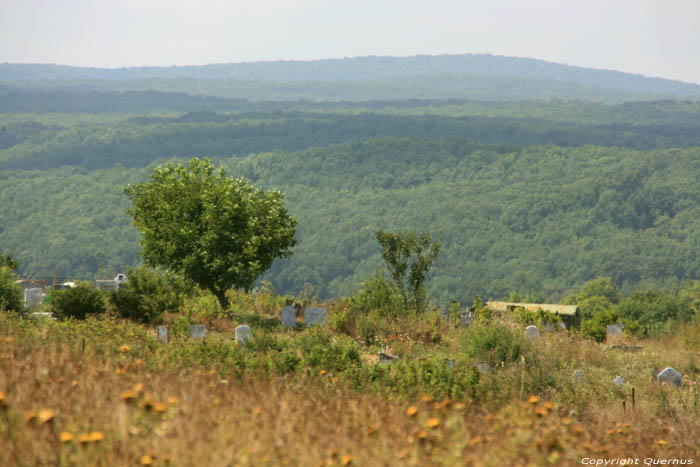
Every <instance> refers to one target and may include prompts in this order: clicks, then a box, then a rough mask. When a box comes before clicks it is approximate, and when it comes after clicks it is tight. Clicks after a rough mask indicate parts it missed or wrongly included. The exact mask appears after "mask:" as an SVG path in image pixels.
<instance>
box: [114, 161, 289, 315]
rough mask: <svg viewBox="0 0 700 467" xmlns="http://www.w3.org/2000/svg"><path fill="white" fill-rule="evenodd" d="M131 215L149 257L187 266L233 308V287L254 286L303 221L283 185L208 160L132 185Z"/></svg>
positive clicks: (160, 171)
mask: <svg viewBox="0 0 700 467" xmlns="http://www.w3.org/2000/svg"><path fill="white" fill-rule="evenodd" d="M125 193H126V194H127V196H129V198H130V199H131V201H132V202H133V207H132V208H131V209H130V211H129V212H130V214H131V215H132V216H133V218H134V225H136V227H137V228H138V229H139V230H140V231H141V233H142V234H143V238H142V241H141V247H142V249H141V252H142V254H143V257H144V260H145V261H146V263H148V264H150V265H153V266H164V267H166V268H168V269H171V270H174V271H177V272H180V273H182V274H183V275H184V276H185V277H186V278H188V279H190V280H192V281H193V282H195V283H197V284H198V285H199V286H200V287H202V288H204V289H207V290H210V291H211V292H212V293H213V294H214V295H215V296H216V297H217V299H218V300H219V303H220V304H221V307H222V308H227V305H228V300H227V298H226V290H227V289H229V288H231V287H236V288H245V289H246V290H247V289H249V288H250V287H251V286H252V284H253V282H254V281H255V280H256V279H257V278H258V276H259V275H260V274H262V273H263V272H265V271H266V270H267V269H269V268H270V266H271V265H272V262H273V261H274V260H275V259H276V258H278V257H286V256H290V255H291V252H290V251H289V249H290V248H291V247H293V246H294V245H295V244H296V241H295V240H294V234H295V232H296V220H295V219H294V218H293V217H291V216H289V215H288V214H287V211H286V210H285V209H284V206H283V203H282V194H281V193H280V192H279V191H271V192H269V193H265V192H264V191H262V190H259V189H256V188H254V187H252V186H250V185H248V183H246V181H245V180H243V179H238V180H233V179H230V178H228V177H227V176H226V173H225V171H224V169H223V168H221V169H219V171H218V172H217V173H216V174H215V173H214V166H213V165H212V164H211V162H210V161H209V159H204V160H203V161H202V160H199V159H196V158H193V159H191V160H190V163H189V167H183V166H182V165H180V164H178V165H177V166H175V165H173V164H167V165H165V166H160V167H158V168H156V169H155V171H154V173H153V174H152V175H151V179H150V181H149V182H145V183H140V184H137V185H129V186H128V187H126V189H125Z"/></svg>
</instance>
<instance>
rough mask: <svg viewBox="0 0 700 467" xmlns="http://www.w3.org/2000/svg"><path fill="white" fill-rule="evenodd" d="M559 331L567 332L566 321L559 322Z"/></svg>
mask: <svg viewBox="0 0 700 467" xmlns="http://www.w3.org/2000/svg"><path fill="white" fill-rule="evenodd" d="M559 329H562V330H564V331H566V323H564V321H559Z"/></svg>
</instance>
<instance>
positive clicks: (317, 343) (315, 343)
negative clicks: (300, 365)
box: [298, 328, 361, 371]
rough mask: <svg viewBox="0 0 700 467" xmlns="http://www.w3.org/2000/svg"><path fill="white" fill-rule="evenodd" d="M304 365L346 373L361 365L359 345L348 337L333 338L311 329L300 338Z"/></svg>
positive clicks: (321, 330)
mask: <svg viewBox="0 0 700 467" xmlns="http://www.w3.org/2000/svg"><path fill="white" fill-rule="evenodd" d="M298 341H299V346H300V347H301V351H302V354H303V362H304V365H308V366H310V367H314V368H320V369H323V370H329V371H330V370H334V371H344V370H345V369H347V368H349V367H353V366H359V365H360V364H361V360H360V352H359V349H358V348H357V344H356V343H355V342H354V341H353V340H352V339H350V338H349V337H347V336H333V335H332V334H331V333H330V332H328V331H326V330H324V329H321V328H313V329H309V330H308V331H307V332H305V333H304V334H303V335H301V336H299V339H298Z"/></svg>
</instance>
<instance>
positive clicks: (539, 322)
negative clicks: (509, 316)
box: [513, 307, 561, 326]
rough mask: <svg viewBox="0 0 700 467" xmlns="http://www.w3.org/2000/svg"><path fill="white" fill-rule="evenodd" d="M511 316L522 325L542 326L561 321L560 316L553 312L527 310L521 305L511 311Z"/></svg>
mask: <svg viewBox="0 0 700 467" xmlns="http://www.w3.org/2000/svg"><path fill="white" fill-rule="evenodd" d="M513 317H514V319H515V321H516V322H518V323H520V324H521V325H522V326H529V325H535V326H544V325H546V324H556V323H559V322H561V318H560V317H559V316H557V315H555V314H554V313H549V312H546V311H544V310H536V311H529V310H526V309H525V308H523V307H518V308H516V309H515V311H514V312H513Z"/></svg>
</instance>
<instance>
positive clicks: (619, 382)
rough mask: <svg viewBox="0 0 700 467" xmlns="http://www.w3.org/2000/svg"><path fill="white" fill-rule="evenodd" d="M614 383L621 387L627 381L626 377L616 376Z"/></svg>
mask: <svg viewBox="0 0 700 467" xmlns="http://www.w3.org/2000/svg"><path fill="white" fill-rule="evenodd" d="M613 383H615V386H617V387H618V388H621V387H622V385H623V384H624V383H625V379H624V378H623V377H622V376H619V375H618V376H615V379H613Z"/></svg>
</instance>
